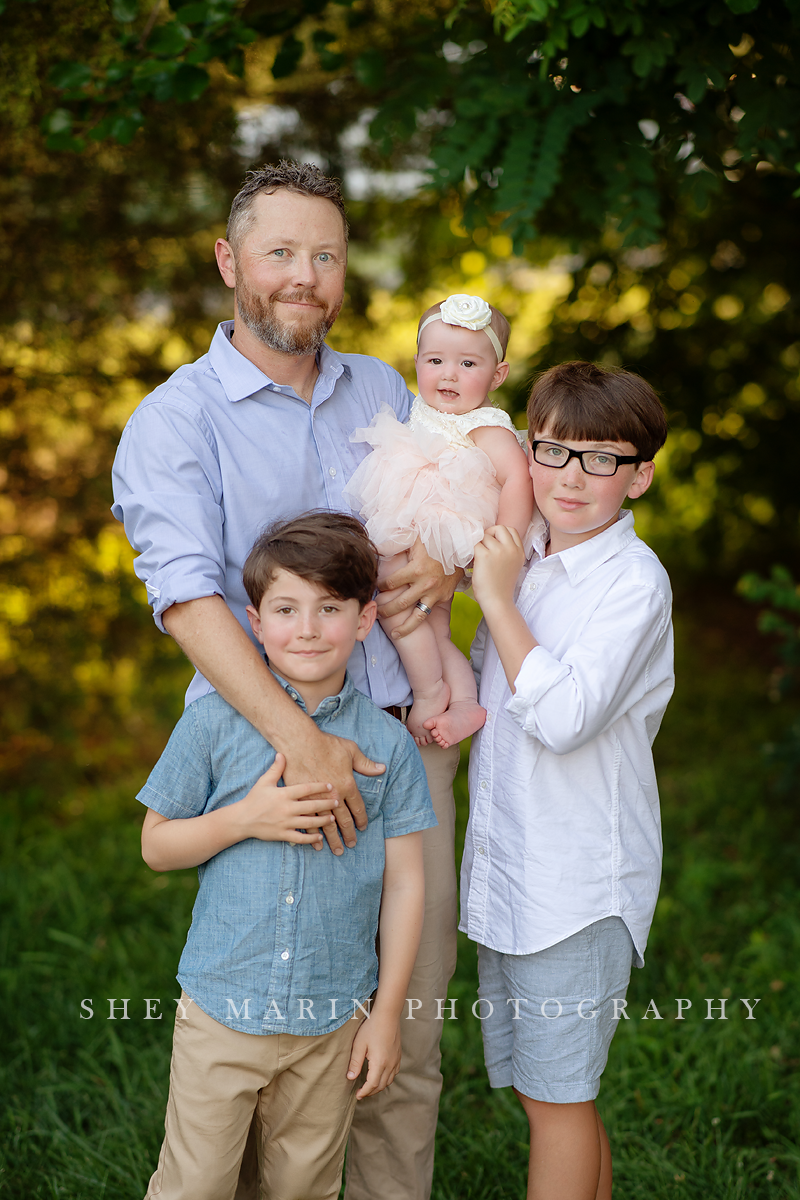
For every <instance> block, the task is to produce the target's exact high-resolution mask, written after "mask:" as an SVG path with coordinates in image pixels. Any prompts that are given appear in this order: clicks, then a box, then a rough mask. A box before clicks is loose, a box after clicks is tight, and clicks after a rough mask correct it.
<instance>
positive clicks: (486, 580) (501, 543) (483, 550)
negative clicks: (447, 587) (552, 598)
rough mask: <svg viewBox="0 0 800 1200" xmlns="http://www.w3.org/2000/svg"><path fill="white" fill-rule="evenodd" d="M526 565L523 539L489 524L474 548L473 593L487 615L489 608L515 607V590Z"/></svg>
mask: <svg viewBox="0 0 800 1200" xmlns="http://www.w3.org/2000/svg"><path fill="white" fill-rule="evenodd" d="M524 562H525V550H524V548H523V545H522V538H521V537H520V536H519V534H518V533H517V531H516V529H511V528H509V527H508V526H507V525H492V527H491V528H490V529H487V530H486V532H485V533H484V535H483V541H482V542H479V543H478V545H477V546H476V547H475V565H474V568H473V574H472V590H473V592H474V593H475V599H476V600H477V601H478V604H480V606H481V608H482V609H483V610H484V613H485V612H486V609H487V608H491V606H492V605H498V604H500V605H504V604H510V605H513V604H514V588H515V586H516V583H517V579H518V578H519V573H520V571H521V570H522V567H523V565H524Z"/></svg>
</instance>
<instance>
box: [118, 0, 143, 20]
mask: <svg viewBox="0 0 800 1200" xmlns="http://www.w3.org/2000/svg"><path fill="white" fill-rule="evenodd" d="M138 14H139V0H111V15H112V17H113V18H114V20H115V21H119V22H120V24H122V25H129V24H130V22H131V21H135V20H136V18H137V16H138Z"/></svg>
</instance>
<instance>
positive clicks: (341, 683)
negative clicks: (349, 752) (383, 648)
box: [138, 512, 436, 1200]
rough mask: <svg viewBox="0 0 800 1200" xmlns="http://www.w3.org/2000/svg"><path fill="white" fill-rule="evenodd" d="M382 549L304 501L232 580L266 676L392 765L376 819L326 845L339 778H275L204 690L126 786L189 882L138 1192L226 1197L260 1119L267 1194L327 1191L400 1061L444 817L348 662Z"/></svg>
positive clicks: (235, 718)
mask: <svg viewBox="0 0 800 1200" xmlns="http://www.w3.org/2000/svg"><path fill="white" fill-rule="evenodd" d="M377 561H378V560H377V552H376V551H375V547H374V546H373V545H372V543H371V542H370V541H369V538H368V537H367V535H366V533H365V532H364V529H363V527H362V525H361V524H360V522H359V521H357V520H355V519H354V518H353V517H351V516H349V515H344V514H338V513H330V512H317V513H309V514H306V515H304V516H301V517H298V518H296V519H295V520H293V521H288V522H284V523H282V524H279V525H277V526H274V527H272V528H271V529H269V530H267V532H266V533H264V534H263V535H262V536H261V537H260V538H259V539H258V541H257V542H256V545H255V546H254V548H253V550H252V552H251V553H250V556H249V557H248V559H247V562H246V563H245V567H244V573H243V580H244V585H245V588H246V590H247V594H248V595H249V597H250V601H251V603H250V605H248V608H247V613H248V616H249V618H250V622H251V624H252V628H253V631H254V633H255V635H256V637H257V638H258V640H259V642H260V643H261V644H262V646H263V647H264V650H265V652H266V656H267V660H268V663H269V666H270V668H271V670H272V671H273V673H274V674H275V676H276V678H277V679H278V682H279V683H280V684H281V685H282V686H283V687H284V688H285V690H286V691H287V693H288V694H289V696H291V698H292V699H293V700H294V701H295V702H296V703H297V704H299V705H300V706H301V707H302V708H303V709H304V710H305V711H307V712H308V714H309V716H311V717H312V719H313V720H314V721H315V722H316V723H317V724H318V725H319V727H320V729H322V730H324V731H328V732H332V733H335V734H337V735H339V736H341V737H351V738H356V736H357V737H358V744H359V745H360V746H361V747H362V748H363V749H364V751H365V753H367V754H369V755H371V757H372V758H373V760H374V761H376V762H381V763H384V764H385V765H386V771H385V774H383V775H380V776H376V777H374V778H366V777H363V778H360V779H359V787H360V790H361V794H362V796H363V798H364V802H365V805H366V809H367V815H368V817H369V824H368V827H367V829H366V830H364V831H363V832H361V833H359V835H358V843H357V845H356V846H355V847H354V848H353V849H351V850H348V851H347V852H346V854H345V855H344V856H340V857H337V856H335V855H333V854H331V853H330V852H329V851H328V850H327V848H326V849H324V850H322V843H323V838H322V833H321V830H322V828H323V827H324V826H325V825H327V824H329V823H330V822H332V821H333V820H334V817H333V814H332V810H333V808H334V807H336V804H337V803H338V802H337V801H334V800H331V799H330V798H329V796H328V795H327V793H328V792H329V791H330V786H329V785H327V784H326V783H325V782H324V781H321V782H319V783H312V784H298V785H295V786H289V787H284V786H281V785H280V780H281V775H282V772H283V768H284V766H285V759H284V757H283V755H281V754H276V752H275V750H274V749H273V747H272V746H271V745H270V744H269V743H268V742H267V741H266V740H265V739H264V738H263V737H262V736H261V734H260V733H258V732H257V730H256V729H255V728H254V727H253V726H252V725H251V724H250V723H249V722H248V721H247V720H246V719H245V718H244V717H242V716H241V715H240V714H239V713H238V712H237V711H236V709H234V708H232V707H231V705H229V704H228V703H227V702H226V701H225V700H224V699H223V698H222V697H221V696H220V695H218V694H217V693H212V694H211V695H206V696H202V697H201V698H200V699H198V700H195V701H194V703H192V704H190V705H189V707H188V708H187V709H186V711H185V712H184V714H183V717H182V718H181V720H180V721H179V723H178V725H177V727H176V729H175V730H174V732H173V734H172V737H171V738H170V741H169V744H168V745H167V748H166V749H165V751H164V753H163V755H162V756H161V758H160V759H159V761H158V763H157V764H156V766H155V768H154V770H153V772H152V774H151V775H150V778H149V779H148V781H147V783H146V784H145V786H144V788H143V789H142V791H141V792H140V793H139V796H138V799H139V800H141V801H142V803H143V804H145V805H146V806H147V809H148V811H147V815H146V816H145V820H144V826H143V829H142V853H143V856H144V858H145V861H146V862H147V863H148V864H149V865H150V866H151V867H152V868H153V869H154V870H157V871H168V870H177V869H180V868H185V867H191V866H198V867H199V875H200V888H199V891H198V895H197V901H196V903H195V907H194V912H193V916H192V926H191V929H190V930H189V935H188V938H187V942H186V946H185V948H184V951H183V954H182V956H181V961H180V968H179V972H178V980H179V982H180V983H181V986H182V988H183V996H182V998H181V1002H180V1005H179V1008H178V1013H177V1017H176V1022H175V1037H174V1043H173V1054H172V1066H171V1070H170V1094H169V1102H168V1106H167V1116H166V1122H165V1138H164V1143H163V1146H162V1150H161V1156H160V1159H159V1163H158V1168H157V1170H156V1172H155V1174H154V1175H153V1177H152V1179H151V1180H150V1186H149V1188H148V1191H147V1197H156V1196H158V1197H159V1200H229V1198H232V1197H233V1196H234V1194H235V1192H236V1189H237V1181H238V1178H239V1168H240V1164H241V1161H242V1155H243V1151H244V1147H245V1142H246V1139H247V1135H248V1130H249V1129H250V1126H251V1122H252V1121H253V1117H254V1114H255V1118H256V1120H255V1126H256V1131H257V1138H258V1140H259V1143H260V1144H259V1146H258V1162H259V1171H260V1176H261V1179H260V1185H261V1190H262V1192H263V1194H264V1195H265V1196H281V1197H283V1198H284V1200H334V1198H335V1197H336V1196H338V1194H339V1187H340V1183H341V1173H342V1162H343V1159H344V1150H345V1143H346V1140H347V1135H348V1132H349V1128H350V1122H351V1121H352V1117H353V1112H354V1109H355V1104H356V1100H357V1099H360V1098H361V1097H363V1096H368V1095H372V1094H374V1093H376V1092H379V1091H381V1090H382V1089H383V1088H385V1087H387V1086H388V1084H389V1083H391V1081H392V1079H393V1078H394V1076H395V1074H396V1073H397V1070H398V1068H399V1065H400V1033H399V1020H400V1016H401V1009H402V1006H403V1005H404V1004H405V999H406V989H407V986H408V981H409V978H410V976H411V970H412V967H413V964H414V959H415V956H416V952H417V947H418V943H419V936H420V930H421V927H422V914H423V906H424V879H423V873H422V840H421V832H420V831H421V830H423V829H427V828H430V827H432V826H434V825H436V818H435V816H434V813H433V808H432V806H431V802H430V796H429V793H428V788H427V784H426V781H425V772H424V770H423V767H422V762H421V759H420V757H419V753H418V751H417V749H416V746H415V745H414V742H413V740H412V738H411V737H410V735H409V734H408V733H407V732H406V730H405V729H404V728H403V726H402V724H401V723H400V722H399V721H398V720H396V719H395V718H394V717H393V716H390V715H389V714H387V713H385V712H383V711H382V710H381V709H379V708H378V707H377V706H376V705H375V704H373V702H372V701H371V700H369V699H367V697H366V696H364V695H362V693H361V692H358V691H356V689H355V688H354V686H353V683H352V681H351V680H350V678H349V677H348V676H347V675H346V665H347V660H348V658H349V656H350V654H351V653H352V650H353V647H354V645H355V643H356V641H363V639H364V638H365V637H366V636H367V634H368V633H369V630H370V629H371V627H372V624H373V621H374V619H375V613H376V605H375V602H374V600H373V598H372V597H373V595H374V592H375V587H376V577H377ZM315 851H321V852H320V853H316V852H315ZM379 925H380V942H381V963H380V977H379V978H378V974H377V965H378V964H377V958H376V954H375V938H376V934H377V932H378V928H379ZM376 982H377V984H378V988H377V992H375V985H376ZM373 992H375V995H374V998H373V1001H372V1004H371V1007H370V1000H369V997H370V996H371V995H372V993H373ZM367 1010H369V1017H368V1018H367V1019H366V1020H365V1019H364V1016H365V1013H366V1011H367ZM365 1059H366V1060H367V1062H368V1064H369V1070H368V1072H367V1075H366V1079H365V1080H364V1081H363V1082H362V1084H361V1086H360V1087H358V1076H359V1073H360V1072H361V1069H362V1065H363V1064H364V1060H365ZM356 1089H358V1090H356Z"/></svg>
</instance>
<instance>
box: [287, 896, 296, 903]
mask: <svg viewBox="0 0 800 1200" xmlns="http://www.w3.org/2000/svg"><path fill="white" fill-rule="evenodd" d="M286 903H287V904H294V896H287V897H286Z"/></svg>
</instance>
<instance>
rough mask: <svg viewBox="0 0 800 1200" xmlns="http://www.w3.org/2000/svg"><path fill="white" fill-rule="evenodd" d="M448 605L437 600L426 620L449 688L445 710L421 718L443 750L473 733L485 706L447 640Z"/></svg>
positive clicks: (469, 673) (480, 725)
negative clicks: (432, 715)
mask: <svg viewBox="0 0 800 1200" xmlns="http://www.w3.org/2000/svg"><path fill="white" fill-rule="evenodd" d="M450 609H451V605H450V604H437V605H436V606H435V608H434V609H433V612H432V613H431V615H430V616H429V617H428V620H427V621H426V624H427V625H430V626H431V628H432V629H433V631H434V633H435V635H436V644H437V646H438V649H439V654H440V657H441V660H442V669H443V675H444V681H445V683H446V684H447V686H448V687H449V688H450V704H449V706H448V709H447V711H446V712H444V713H441V714H440V715H438V716H434V717H429V718H428V720H427V721H426V722H425V728H426V729H427V730H429V731H430V734H431V737H432V738H433V740H434V741H435V742H437V743H438V744H439V745H440V746H441V747H442V749H443V750H446V749H447V748H448V746H455V745H456V744H457V743H458V742H461V741H463V740H464V738H467V737H471V736H472V734H473V733H477V731H478V730H479V729H482V728H483V724H484V722H485V721H486V709H485V708H481V706H480V704H478V689H477V687H476V685H475V676H474V675H473V674H472V667H471V666H470V665H469V663H468V662H467V660H466V658H464V655H463V654H462V653H461V651H460V650H459V649H458V647H457V646H454V645H453V643H452V642H451V641H450Z"/></svg>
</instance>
